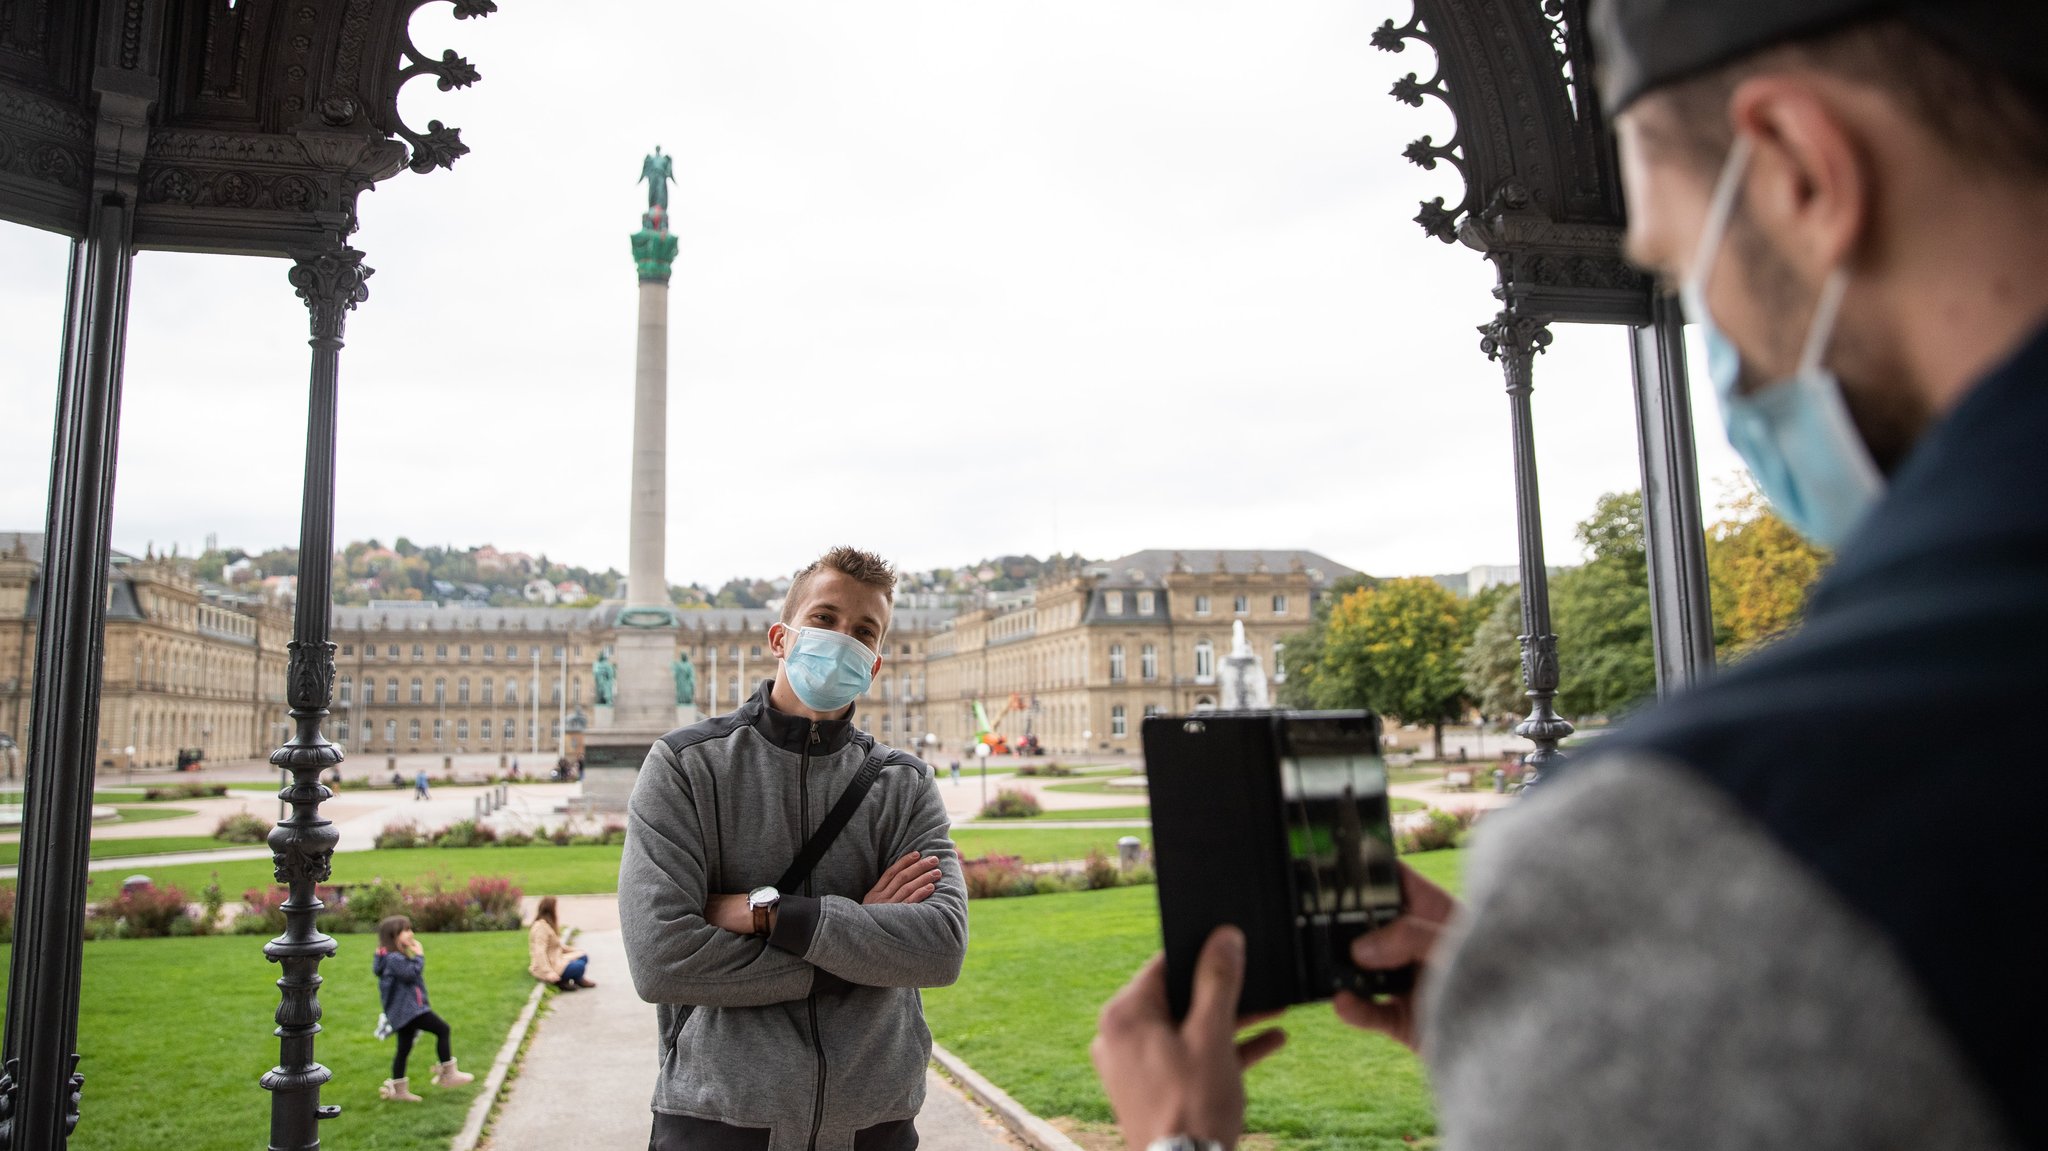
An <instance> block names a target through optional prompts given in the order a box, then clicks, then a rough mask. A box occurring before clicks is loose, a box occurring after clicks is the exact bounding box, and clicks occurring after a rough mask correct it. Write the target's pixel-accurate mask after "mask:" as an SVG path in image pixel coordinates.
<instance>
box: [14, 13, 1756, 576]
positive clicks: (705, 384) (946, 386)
mask: <svg viewBox="0 0 2048 1151" xmlns="http://www.w3.org/2000/svg"><path fill="white" fill-rule="evenodd" d="M1397 7H1402V6H1401V5H1394V4H1380V3H1371V4H1366V3H1358V2H1356V0H1344V2H1341V3H1340V2H1307V0H1303V2H1298V3H1290V4H1285V5H1275V4H1268V3H1255V2H1252V0H1237V2H1231V3H1200V2H1191V0H1115V2H1113V3H1099V2H1087V3H1083V2H1078V0H1070V2H1045V0H1034V2H1031V3H1023V2H994V0H978V2H976V3H972V4H960V3H957V2H931V3H911V2H900V0H863V2H862V3H859V4H845V3H823V2H819V3H797V2H787V3H779V4H774V5H765V4H757V3H750V2H744V0H730V2H725V3H705V2H701V0H691V2H689V3H656V2H653V0H643V2H638V3H626V2H623V0H607V2H605V3H586V4H566V3H549V4H541V3H531V2H519V3H508V4H506V5H505V7H504V10H503V11H501V12H499V13H498V14H497V15H496V16H493V17H492V18H490V19H489V20H485V21H463V22H457V21H455V20H453V19H452V18H450V17H449V16H448V15H447V13H448V11H449V9H448V8H447V7H446V6H444V5H429V6H428V7H427V8H426V9H425V10H424V11H422V13H421V14H420V16H419V17H418V19H417V20H416V21H415V25H414V32H415V36H416V39H417V40H418V42H419V44H420V47H421V48H422V49H424V50H426V51H427V52H428V53H429V54H430V55H434V54H438V53H439V52H440V51H441V50H442V49H443V48H453V49H455V50H456V51H457V52H458V53H460V54H462V55H465V56H467V57H469V59H470V60H471V61H472V62H473V63H474V64H476V65H477V67H478V68H480V69H481V70H482V73H483V81H482V82H481V83H480V84H478V85H477V86H476V87H474V88H471V89H469V90H467V91H459V92H453V93H441V92H438V91H436V90H435V89H434V87H433V84H432V82H431V81H427V82H421V83H415V84H414V85H412V87H411V88H410V89H408V91H407V94H406V98H405V100H404V101H403V106H404V108H405V109H406V111H407V114H408V115H409V117H410V118H411V120H412V122H413V123H415V124H416V125H424V123H425V121H426V120H427V119H429V118H439V119H443V120H445V121H447V122H448V123H451V124H454V125H458V126H459V127H461V129H462V135H463V140H464V142H466V143H468V144H469V145H470V146H471V148H472V149H474V150H473V151H472V152H471V154H470V155H468V156H466V157H464V158H463V159H462V160H460V161H458V162H457V164H456V166H455V168H454V169H453V170H452V171H440V172H435V173H433V174H430V175H427V176H419V175H415V174H413V173H410V172H403V173H401V174H400V175H399V176H397V177H395V178H394V179H392V180H391V181H389V182H387V183H386V184H385V185H383V186H382V187H381V188H380V189H378V190H377V191H375V192H373V193H369V194H366V195H365V196H364V197H363V200H362V212H361V214H362V219H363V227H362V230H361V232H359V233H358V234H357V236H356V238H355V240H354V243H355V244H356V246H357V247H359V248H362V249H363V250H364V251H366V252H367V253H368V254H369V259H368V262H369V263H370V264H371V265H372V266H374V267H375V268H376V269H377V274H376V276H375V277H374V278H373V279H372V280H371V283H370V289H371V296H370V300H369V302H368V303H367V304H365V305H364V306H363V307H362V308H361V309H359V310H358V311H357V312H356V313H355V314H354V315H353V316H352V318H351V319H350V320H349V326H348V347H347V349H346V350H345V351H344V353H343V359H342V399H341V430H340V436H341V459H340V476H339V496H338V505H339V506H338V519H339V523H338V526H337V542H340V541H344V540H348V539H356V538H364V537H376V538H379V539H382V540H384V541H385V542H387V543H388V542H390V540H391V539H392V538H393V537H395V536H399V535H405V536H410V537H411V538H412V539H413V540H414V541H415V542H419V543H422V544H426V543H450V544H454V545H457V546H471V545H477V544H484V543H490V544H494V545H496V546H498V547H499V548H503V549H518V550H525V551H531V552H542V551H545V552H547V553H548V554H549V555H550V556H552V557H556V558H560V559H563V560H567V561H570V562H576V563H583V564H587V565H591V566H594V567H599V568H602V567H605V566H608V565H609V566H616V567H618V568H620V569H621V570H623V569H624V568H625V567H626V560H627V554H626V552H627V538H626V533H627V473H628V465H629V462H630V461H629V451H628V447H629V442H630V440H629V437H630V428H631V421H632V387H633V340H634V308H635V292H636V281H635V277H634V271H633V262H632V257H631V253H630V250H629V247H628V244H627V237H628V235H629V234H630V233H631V232H632V231H633V230H634V229H635V228H636V227H637V226H638V219H639V213H640V212H641V211H642V209H643V208H644V206H645V193H644V192H643V191H642V190H641V189H640V188H638V187H636V186H635V184H634V179H635V177H636V175H637V174H638V172H639V168H640V158H641V156H642V154H643V153H645V152H646V151H648V150H649V149H650V148H651V147H653V146H654V145H655V144H660V145H662V147H663V148H664V150H665V151H668V152H671V153H673V154H674V156H675V167H676V175H677V178H678V183H677V186H676V187H675V189H674V191H673V193H672V205H673V207H672V211H673V224H672V227H673V229H674V231H675V232H676V234H677V235H678V236H679V237H680V239H681V241H682V254H681V256H680V257H679V259H678V260H677V262H676V267H675V278H674V281H673V283H672V287H671V293H670V304H669V308H670V311H669V322H670V344H669V389H670V408H669V484H670V497H669V533H668V576H669V579H670V580H671V581H672V582H677V583H687V582H690V581H693V580H695V581H701V582H705V583H709V584H713V585H716V584H717V583H719V582H722V581H723V580H725V579H726V578H728V577H730V576H733V575H737V574H748V575H762V576H766V575H773V574H778V573H784V572H787V571H789V570H790V569H792V568H794V567H795V566H797V565H799V564H801V563H802V562H804V561H806V560H807V559H809V558H811V557H812V556H814V555H816V554H817V553H818V552H819V551H821V550H822V549H824V548H825V547H827V546H829V545H831V544H834V543H838V542H842V541H844V542H854V543H859V544H862V545H864V546H868V547H872V548H875V549H878V550H880V551H882V552H883V553H885V554H887V555H889V556H891V557H893V558H894V559H896V560H897V561H898V563H899V564H900V565H902V566H905V567H909V568H924V567H930V566H934V565H944V564H956V563H962V562H966V561H969V560H973V559H977V558H981V557H983V556H989V555H996V554H1002V553H1022V552H1032V553H1037V554H1040V555H1043V554H1045V553H1047V552H1050V551H1053V550H1060V551H1068V552H1071V551H1079V552H1082V553H1084V554H1087V555H1089V556H1094V557H1109V556H1115V555H1119V554H1122V553H1125V552H1128V551H1134V550H1137V549H1140V548H1148V547H1157V548H1182V549H1186V550H1188V551H1190V552H1194V551H1199V550H1205V549H1212V548H1222V547H1264V548H1286V547H1306V548H1312V549H1314V550H1316V551H1320V552H1323V553H1325V554H1327V555H1329V556H1330V557H1332V558H1334V559H1336V560H1339V561H1340V562H1343V563H1346V564H1349V565H1351V566H1353V567H1357V568H1361V569H1364V570H1367V571H1371V572H1374V573H1376V574H1411V573H1428V572H1440V571H1453V570H1460V569H1463V568H1466V567H1469V566H1472V565H1474V564H1480V563H1509V562H1512V561H1513V558H1514V555H1515V533H1514V523H1515V520H1514V515H1515V509H1514V499H1513V493H1514V489H1513V485H1512V481H1511V469H1510V462H1509V441H1508V424H1507V400H1506V398H1505V396H1504V393H1503V391H1502V386H1501V376H1500V372H1499V369H1498V367H1497V366H1496V365H1494V364H1491V363H1489V362H1488V361H1487V360H1486V359H1485V357H1484V356H1482V355H1481V354H1480V352H1479V350H1478V335H1477V333H1476V332H1475V330H1474V328H1475V326H1476V325H1478V324H1480V323H1482V322H1484V321H1485V320H1486V319H1488V318H1489V316H1490V315H1491V314H1492V312H1493V310H1494V308H1495V306H1496V305H1495V303H1494V301H1493V300H1492V298H1491V297H1490V296H1489V295H1488V289H1489V288H1490V287H1491V285H1492V275H1491V271H1490V268H1489V267H1488V265H1486V263H1485V262H1484V261H1483V260H1482V259H1481V258H1480V257H1479V256H1478V255H1477V254H1476V253H1473V252H1471V251H1469V250H1467V249H1465V248H1462V247H1446V246H1444V245H1442V244H1439V243H1438V242H1436V241H1435V240H1432V239H1429V238H1428V237H1426V236H1424V235H1423V234H1422V232H1421V230H1420V229H1419V228H1417V227H1416V225H1415V224H1414V223H1412V222H1411V219H1410V218H1411V217H1412V216H1413V215H1414V214H1415V206H1416V201H1417V200H1418V199H1422V198H1426V197H1431V196H1437V195H1444V196H1446V197H1448V198H1450V199H1452V200H1455V199H1456V198H1457V185H1456V183H1455V181H1456V179H1457V177H1456V175H1455V173H1453V172H1452V171H1451V170H1450V169H1449V168H1448V166H1445V167H1444V168H1441V169H1439V171H1437V172H1435V173H1425V172H1422V171H1420V170H1419V169H1416V168H1414V167H1412V166H1411V165H1409V164H1408V163H1407V162H1406V161H1405V160H1403V159H1402V158H1401V155H1400V153H1401V148H1402V147H1403V146H1404V145H1405V144H1406V142H1407V141H1409V140H1411V139H1413V138H1415V137H1417V136H1420V135H1422V134H1424V133H1432V134H1434V135H1435V136H1436V138H1437V139H1439V140H1441V139H1445V138H1447V137H1448V136H1449V135H1450V134H1451V125H1450V122H1449V117H1448V115H1447V114H1446V113H1444V112H1442V111H1441V110H1440V109H1438V108H1436V107H1434V106H1432V107H1430V108H1429V109H1426V110H1423V111H1416V110H1414V109H1410V108H1407V107H1404V106H1402V105H1400V104H1397V103H1396V102H1395V101H1394V100H1392V99H1391V98H1390V97H1389V96H1388V95H1387V89H1388V87H1389V85H1390V84H1392V82H1393V81H1394V79H1395V78H1396V77H1398V76H1400V75H1403V74H1405V73H1407V72H1408V71H1410V70H1414V69H1421V70H1422V71H1423V72H1425V73H1427V72H1428V71H1429V68H1430V67H1431V65H1430V62H1429V61H1427V60H1426V59H1422V58H1418V57H1417V56H1416V50H1414V49H1411V50H1410V51H1409V52H1407V53H1404V54H1402V55H1399V56H1389V55H1386V54H1384V53H1380V52H1377V51H1375V50H1373V49H1372V48H1371V46H1370V45H1369V43H1368V37H1369V35H1370V33H1371V31H1372V29H1373V28H1374V27H1375V26H1377V24H1378V23H1379V22H1380V21H1381V20H1383V19H1385V18H1386V17H1387V16H1389V15H1393V14H1394V12H1393V9H1394V8H1397ZM1425 51H1426V50H1425ZM67 251H68V248H67V245H66V243H65V242H64V241H63V240H62V239H61V238H60V237H57V236H53V235H49V234H46V233H39V232H34V231H31V230H28V229H25V228H21V227H17V226H13V225H6V224H0V529H6V528H26V529H35V530H40V528H41V527H42V525H43V520H44V507H45V499H46V490H47V484H48V477H49V435H50V425H51V418H52V414H53V410H54V408H53V405H54V397H55V382H56V371H57V346H58V340H59V336H60V332H61V318H62V307H63V300H62V296H63V287H64V275H65V261H66V256H67ZM1557 335H1558V339H1557V342H1556V344H1555V345H1553V347H1552V348H1551V351H1550V353H1549V354H1548V355H1546V356H1544V357H1543V358H1542V359H1540V360H1539V361H1538V364H1537V377H1536V378H1537V390H1536V430H1537V443H1538V456H1539V461H1540V466H1541V474H1542V482H1543V496H1544V510H1545V529H1546V537H1547V543H1548V547H1549V548H1550V554H1551V557H1552V559H1553V562H1571V561H1573V560H1575V559H1576V558H1577V557H1578V555H1579V549H1578V547H1577V545H1576V543H1574V542H1573V540H1572V537H1571V528H1572V525H1573V523H1574V522H1575V521H1576V520H1578V519H1580V518H1582V517H1583V516H1585V515H1586V514H1587V513H1588V512H1589V511H1590V510H1591V508H1592V504H1593V501H1594V499H1595V498H1596V497H1597V496H1598V495H1599V494H1600V493H1602V492H1604V491H1613V490H1621V489H1626V488H1633V487H1636V486H1637V485H1638V483H1639V480H1638V472H1637V464H1636V455H1635V430H1634V414H1633V408H1632V406H1631V401H1630V394H1629V390H1628V353H1627V342H1626V336H1625V333H1624V331H1623V330H1621V329H1615V328H1586V327H1581V328H1563V329H1560V330H1559V331H1558V333H1557ZM305 337H306V320H305V312H304V310H303V308H302V306H301V305H300V303H299V301H298V300H297V299H296V298H295V297H294V296H293V294H292V291H291V288H290V286H289V285H288V284H287V283H286V282H285V265H284V264H283V263H282V262H279V261H274V260H258V259H247V258H229V257H202V256H191V255H173V254H165V253H154V252H152V253H144V254H143V255H141V256H140V257H138V259H137V261H136V269H135V278H134V302H133V312H132V319H131V322H130V327H129V344H128V357H127V384H126V395H125V400H124V405H123V422H122V434H121V470H120V479H119V484H118V488H117V495H116V506H115V517H114V539H115V544H116V546H117V547H120V548H123V549H125V550H130V551H135V552H140V551H141V550H142V549H143V548H144V546H145V545H146V544H149V543H152V542H153V543H154V544H155V546H156V547H158V548H163V547H166V546H167V545H169V544H170V543H171V542H173V541H176V542H177V543H178V544H179V545H180V546H181V548H183V549H186V550H188V551H190V550H196V549H197V547H198V546H199V545H200V543H201V541H202V540H203V539H204V537H205V536H206V534H207V533H209V532H212V533H217V534H218V535H219V537H220V540H221V542H222V543H223V544H232V545H240V546H243V547H248V548H252V549H254V548H263V547H268V546H273V545H277V544H283V543H295V542H296V540H297V538H298V526H297V519H298V503H299V477H300V466H301V461H302V456H303V450H304V449H303V439H304V419H305V400H306V396H305V380H306V370H307V348H306V345H305ZM1695 352H1697V342H1696V341H1695ZM1695 359H1696V360H1697V356H1696V357H1695ZM1695 392H1696V394H1698V393H1701V392H1703V388H1701V387H1699V386H1696V388H1695ZM1696 408H1697V416H1698V419H1699V422H1700V426H1701V428H1702V429H1703V436H1702V440H1703V442H1702V444H1701V461H1702V472H1703V473H1704V475H1705V477H1706V490H1707V494H1708V496H1709V499H1710V501H1711V499H1712V498H1713V496H1714V495H1715V493H1716V492H1718V491H1719V490H1720V488H1721V486H1722V485H1723V484H1724V482H1725V481H1726V480H1727V478H1728V477H1731V476H1733V475H1734V474H1736V473H1737V470H1738V469H1739V466H1740V465H1739V464H1738V463H1737V462H1736V461H1735V459H1734V457H1733V455H1732V453H1730V452H1729V451H1728V449H1727V448H1726V446H1725V444H1724V443H1723V442H1722V441H1721V439H1720V434H1719V424H1718V421H1717V420H1716V418H1715V417H1714V414H1713V411H1712V409H1711V405H1710V404H1707V405H1699V404H1696Z"/></svg>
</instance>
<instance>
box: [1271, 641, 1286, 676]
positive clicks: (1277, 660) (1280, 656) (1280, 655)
mask: <svg viewBox="0 0 2048 1151" xmlns="http://www.w3.org/2000/svg"><path fill="white" fill-rule="evenodd" d="M1286 661H1287V645H1286V644H1284V643H1276V644H1274V645H1273V682H1274V683H1286V682H1287V662H1286Z"/></svg>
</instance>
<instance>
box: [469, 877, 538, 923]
mask: <svg viewBox="0 0 2048 1151" xmlns="http://www.w3.org/2000/svg"><path fill="white" fill-rule="evenodd" d="M523 894H524V893H523V892H521V891H520V890H519V888H518V887H516V886H514V885H513V883H512V881H511V880H509V879H506V878H505V877H504V876H502V875H479V876H475V877H473V878H471V879H470V881H469V901H470V903H472V904H474V905H475V906H476V908H477V910H479V911H481V912H483V913H484V914H486V915H503V914H505V913H506V912H510V913H511V914H512V916H513V918H514V919H515V920H516V919H517V918H518V916H519V899H520V896H521V895H523Z"/></svg>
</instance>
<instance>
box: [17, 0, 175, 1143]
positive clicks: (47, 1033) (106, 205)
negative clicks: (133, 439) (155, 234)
mask: <svg viewBox="0 0 2048 1151" xmlns="http://www.w3.org/2000/svg"><path fill="white" fill-rule="evenodd" d="M163 16H164V4H163V3H161V0H132V2H131V3H128V4H126V5H123V6H118V7H117V6H111V5H110V6H107V7H106V9H105V10H103V11H101V12H100V13H99V22H98V26H97V27H96V28H91V26H90V25H88V26H87V27H88V28H91V31H90V32H89V33H88V35H89V36H90V40H89V43H90V46H91V54H90V56H89V63H90V67H89V68H88V72H89V74H90V75H91V87H92V91H93V96H94V103H95V104H96V108H95V110H94V115H93V117H92V118H91V119H90V120H88V119H86V118H85V117H83V116H79V117H77V118H76V119H75V120H69V121H68V122H70V123H72V124H74V125H76V126H77V127H80V128H82V127H83V126H85V125H87V124H90V126H91V136H90V153H89V154H90V156H91V160H90V169H89V175H88V174H87V173H78V171H77V169H75V168H73V167H72V166H71V165H72V164H74V163H76V161H75V160H74V159H72V158H71V157H73V156H74V155H75V154H76V153H72V152H67V151H65V150H64V149H62V148H56V147H54V146H53V147H52V148H51V149H45V150H44V151H42V152H39V153H38V154H39V155H41V156H43V157H45V159H46V160H48V161H49V165H48V166H51V167H53V168H54V169H61V170H62V171H63V172H65V173H75V174H80V175H81V176H85V177H86V178H81V179H79V180H77V181H75V183H76V184H79V185H84V187H82V188H81V191H83V192H84V195H83V196H82V197H81V198H80V201H79V207H80V211H79V213H78V217H77V221H78V227H77V228H76V230H75V231H72V232H71V234H73V235H75V236H77V237H78V239H77V240H76V242H75V243H74V244H73V245H72V249H71V272H70V280H69V283H68V286H67V289H66V298H65V307H64V344H63V352H62V359H61V361H60V367H59V379H58V386H57V419H56V439H55V443H54V444H53V446H52V451H51V462H50V507H49V513H48V518H47V520H46V522H45V526H44V530H45V532H46V535H45V537H44V539H45V547H44V554H43V573H42V609H41V613H40V615H39V617H38V620H37V634H36V663H35V689H34V702H33V704H32V705H31V708H30V711H29V746H28V765H27V770H26V771H25V772H24V774H23V781H22V788H23V792H24V795H23V800H24V804H23V806H24V808H25V810H24V812H23V823H22V837H21V869H20V872H19V874H18V882H17V884H16V891H17V895H18V899H19V902H18V903H17V904H16V907H15V938H14V953H13V958H12V961H11V963H10V972H9V979H8V985H7V1034H6V1047H5V1055H4V1062H0V1148H6V1149H9V1151H14V1149H30V1148H32V1149H35V1151H44V1149H50V1151H56V1149H59V1148H62V1147H63V1146H64V1143H65V1141H66V1140H67V1139H68V1138H69V1136H70V1134H71V1131H72V1129H73V1128H74V1127H76V1126H77V1124H78V1107H79V1099H80V1096H81V1094H82V1092H83V1090H84V1086H85V1083H84V1079H83V1078H82V1077H81V1076H80V1075H79V1074H78V1073H77V1067H78V1054H77V1048H78V1001H79V985H80V979H81V967H82V958H83V956H82V954H81V949H82V947H83V944H84V936H85V889H86V870H87V868H86V863H87V850H88V840H89V838H90V835H91V828H92V788H93V773H94V769H95V766H96V765H97V763H98V758H99V756H98V749H99V711H100V670H101V662H102V659H103V657H104V648H105V634H104V627H105V624H106V607H107V554H108V548H109V532H110V529H111V526H112V522H113V505H114V465H115V459H116V456H117V455H118V438H119V433H120V427H121V366H122V359H123V357H124V355H125V354H126V348H127V336H128V285H129V274H130V272H131V270H132V268H133V265H134V255H135V230H136V209H137V203H138V199H139V195H140V186H139V185H140V181H139V176H138V173H139V171H140V169H141V166H142V160H143V154H144V151H145V150H146V147H147V139H148V129H149V117H150V113H151V109H152V108H153V107H154V106H155V103H156V98H157V94H158V91H159V88H160V72H159V61H158V59H157V53H156V48H157V45H158V42H159V39H160V36H161V34H162V23H163ZM45 19H46V20H47V15H46V17H45ZM10 47H14V45H10ZM50 119H51V122H53V123H62V122H66V118H65V117H64V116H62V115H61V114H60V113H57V112H55V111H52V112H51V113H50ZM51 157H54V159H51ZM67 230H69V229H67Z"/></svg>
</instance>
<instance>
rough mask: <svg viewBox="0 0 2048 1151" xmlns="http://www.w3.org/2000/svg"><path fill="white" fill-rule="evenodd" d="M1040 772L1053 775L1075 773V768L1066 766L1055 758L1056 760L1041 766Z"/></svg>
mask: <svg viewBox="0 0 2048 1151" xmlns="http://www.w3.org/2000/svg"><path fill="white" fill-rule="evenodd" d="M1038 774H1040V775H1052V776H1062V775H1073V774H1074V769H1073V768H1071V767H1064V766H1062V765H1061V764H1060V763H1059V762H1058V761H1057V760H1055V761H1054V762H1052V763H1048V764H1046V765H1045V766H1043V767H1041V768H1039V769H1038Z"/></svg>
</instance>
